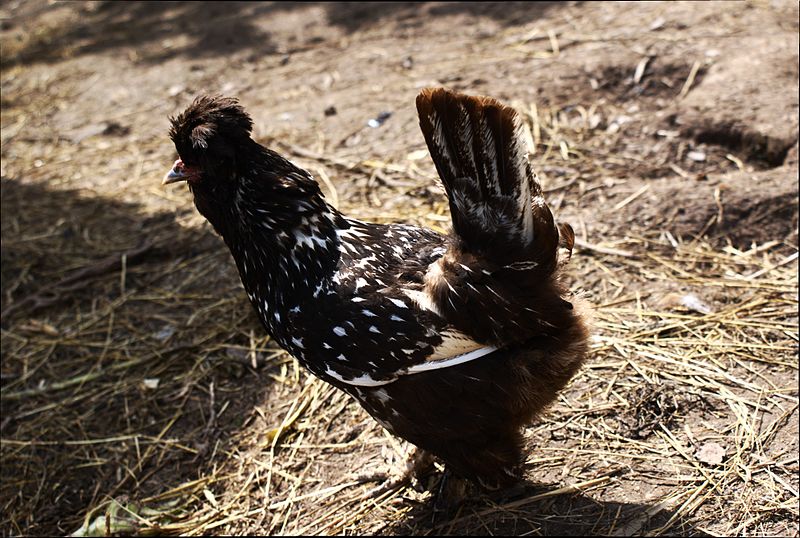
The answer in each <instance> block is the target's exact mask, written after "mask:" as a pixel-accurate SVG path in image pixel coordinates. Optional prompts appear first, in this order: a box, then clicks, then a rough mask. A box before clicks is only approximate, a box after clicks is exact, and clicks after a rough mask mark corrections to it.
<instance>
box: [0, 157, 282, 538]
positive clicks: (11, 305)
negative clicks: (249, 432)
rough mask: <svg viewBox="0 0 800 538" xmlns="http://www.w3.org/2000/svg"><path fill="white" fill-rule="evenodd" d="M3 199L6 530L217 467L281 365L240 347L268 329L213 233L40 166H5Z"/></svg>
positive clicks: (38, 525)
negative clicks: (58, 177) (44, 173)
mask: <svg viewBox="0 0 800 538" xmlns="http://www.w3.org/2000/svg"><path fill="white" fill-rule="evenodd" d="M45 166H46V165H45ZM40 170H41V169H40ZM0 200H1V204H2V207H1V208H0V210H1V214H2V249H0V262H1V264H0V265H1V266H2V281H1V284H0V294H1V295H2V301H1V302H0V307H1V308H2V312H3V318H2V329H3V338H2V357H3V360H2V376H0V389H1V390H0V411H1V412H2V414H1V415H0V417H2V418H1V419H0V436H2V439H3V442H2V443H0V454H1V457H0V463H1V464H2V475H3V480H2V481H1V482H0V504H1V505H2V506H3V507H4V514H5V515H4V518H3V520H4V521H3V523H2V526H3V527H4V531H3V533H4V534H9V533H11V534H23V535H31V534H40V535H45V536H47V535H51V536H52V535H62V534H64V533H68V532H71V531H74V530H75V529H76V528H77V527H78V526H80V524H81V522H82V519H83V516H84V514H85V513H86V510H87V509H89V508H92V507H94V506H97V505H98V504H101V503H102V502H104V501H105V500H106V499H108V498H113V497H116V496H119V495H123V494H125V493H126V492H130V491H135V497H136V498H144V497H147V496H148V495H158V494H161V493H163V492H164V491H169V490H170V489H172V488H175V487H178V486H180V485H182V484H186V483H191V482H192V481H194V480H198V479H203V478H206V477H209V476H213V475H214V472H215V471H214V470H215V469H216V468H217V467H218V466H219V464H220V459H221V458H220V454H225V453H227V452H228V451H229V450H234V451H235V450H236V449H237V447H238V445H237V442H239V441H237V437H236V434H237V433H239V432H241V431H242V430H243V429H245V428H246V427H247V426H248V425H252V424H255V425H256V426H258V425H259V424H260V422H259V421H260V420H262V419H261V418H260V415H259V414H258V413H257V412H256V409H255V408H256V407H258V406H268V405H270V395H271V394H272V391H273V388H274V384H273V377H272V376H274V374H275V372H276V371H278V369H279V366H276V365H274V364H272V363H269V362H266V361H262V359H263V355H262V353H261V350H262V347H263V346H257V347H258V348H259V351H257V352H256V354H255V355H253V354H252V353H248V349H250V348H251V346H252V345H253V340H252V336H251V335H253V334H255V335H261V334H262V333H263V331H262V330H261V328H260V325H259V322H258V319H257V317H256V315H255V314H254V313H253V312H252V308H251V307H250V305H249V304H248V303H247V299H246V297H245V295H244V294H243V293H241V290H239V289H238V287H239V283H238V282H239V281H238V276H237V275H236V273H235V268H234V267H233V264H232V263H230V260H229V259H228V258H229V254H228V252H227V249H226V248H225V246H224V244H223V243H222V241H221V240H220V239H219V238H218V237H216V236H215V235H214V234H213V232H212V231H211V230H210V227H207V226H201V227H190V226H183V225H181V224H180V223H179V222H178V219H180V218H181V217H183V216H185V214H184V213H185V212H186V211H188V208H187V209H186V210H185V211H182V210H179V211H155V212H153V211H149V210H147V209H146V208H144V207H142V206H139V205H137V204H132V203H126V202H122V201H119V200H114V199H109V198H104V197H99V196H97V195H92V193H90V192H87V191H79V190H75V189H60V188H51V187H50V186H49V185H48V184H46V183H44V182H42V181H23V180H20V179H18V178H13V179H12V178H7V177H3V178H2V180H0ZM225 297H229V298H230V299H223V300H221V298H225ZM215 327H219V330H217V329H215ZM263 351H265V352H266V351H267V350H266V349H263ZM269 351H270V352H271V351H272V350H269ZM254 421H255V422H254ZM267 426H269V425H267ZM263 429H267V427H264V428H263ZM7 525H10V526H7Z"/></svg>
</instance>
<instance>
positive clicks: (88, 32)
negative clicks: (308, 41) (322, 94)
mask: <svg viewBox="0 0 800 538" xmlns="http://www.w3.org/2000/svg"><path fill="white" fill-rule="evenodd" d="M320 5H321V6H323V7H324V8H325V16H326V18H327V21H326V22H327V24H330V25H334V26H338V27H340V28H342V29H344V30H345V31H347V32H355V31H357V30H359V29H362V28H365V27H369V26H373V25H380V24H386V23H387V22H389V21H392V20H393V21H394V22H397V23H398V24H399V25H400V26H401V27H402V26H404V25H410V26H415V25H419V24H421V21H423V20H424V19H425V18H426V17H436V16H445V15H455V14H462V13H463V14H467V15H471V16H473V17H487V18H491V19H493V20H495V21H498V22H500V23H501V24H504V25H507V26H511V25H517V24H524V23H528V22H531V21H535V20H537V19H539V18H541V17H542V16H543V15H544V14H545V13H546V12H547V11H548V10H549V9H552V8H553V7H554V6H559V5H561V4H559V3H556V2H508V3H502V4H498V3H472V2H452V3H450V2H443V3H437V2H433V3H415V2H330V3H323V4H320ZM312 6H313V4H309V3H307V2H269V3H250V2H95V3H87V4H85V5H83V6H81V7H80V9H78V10H76V11H77V12H78V13H77V16H72V17H64V18H62V19H61V21H60V22H59V23H57V24H53V25H50V26H47V25H45V26H41V25H39V24H38V20H39V18H40V17H41V16H42V14H43V12H44V10H46V9H48V8H49V6H46V7H42V8H40V9H38V10H37V9H32V10H29V12H28V13H27V14H26V16H27V17H28V18H29V19H30V22H29V23H28V24H30V25H36V27H35V28H33V27H32V28H28V29H27V30H28V31H27V32H25V35H26V42H25V43H24V44H23V45H22V46H21V47H20V48H16V47H14V46H13V45H12V46H11V52H9V53H7V54H6V53H4V55H3V63H4V65H5V66H11V65H16V64H31V63H39V62H44V63H52V62H57V61H60V60H63V59H64V58H66V57H74V56H77V55H82V54H90V53H97V52H105V51H111V50H115V49H124V50H126V51H127V52H126V53H127V54H128V55H129V56H131V55H132V56H131V57H132V58H135V60H136V61H141V62H145V63H151V64H155V63H159V62H163V61H165V60H168V59H170V58H173V57H176V56H185V57H187V58H192V59H197V60H202V59H203V58H208V57H213V56H225V55H232V54H233V53H236V52H238V51H242V50H247V51H250V52H252V53H253V54H259V55H264V54H274V53H277V52H278V47H277V46H276V45H275V43H274V40H273V39H272V37H271V35H270V33H269V32H268V31H265V30H264V28H270V20H269V16H270V15H271V14H274V13H277V12H282V11H283V12H285V11H294V10H308V9H309V8H310V7H312ZM209 20H213V21H214V22H213V24H209ZM257 20H259V22H260V23H261V24H256V21H257ZM16 24H19V22H16V21H15V20H14V18H13V17H11V18H8V19H6V20H4V21H3V29H4V30H13V29H14V27H15V25H16ZM309 24H313V21H310V22H309ZM6 48H8V47H6ZM283 52H286V51H283Z"/></svg>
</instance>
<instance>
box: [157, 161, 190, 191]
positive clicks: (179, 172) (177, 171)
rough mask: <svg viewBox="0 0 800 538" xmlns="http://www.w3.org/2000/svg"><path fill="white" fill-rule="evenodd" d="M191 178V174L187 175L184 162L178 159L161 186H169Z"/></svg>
mask: <svg viewBox="0 0 800 538" xmlns="http://www.w3.org/2000/svg"><path fill="white" fill-rule="evenodd" d="M190 177H191V176H190V174H187V173H186V166H185V165H184V164H183V161H182V160H180V159H178V160H177V161H175V164H173V165H172V170H170V171H169V172H167V175H165V176H164V179H163V180H161V184H162V185H169V184H170V183H177V182H179V181H186V180H188V179H189V178H190Z"/></svg>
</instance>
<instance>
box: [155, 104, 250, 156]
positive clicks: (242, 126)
mask: <svg viewBox="0 0 800 538" xmlns="http://www.w3.org/2000/svg"><path fill="white" fill-rule="evenodd" d="M170 124H171V125H170V130H169V136H170V138H171V139H172V141H173V142H174V143H175V146H176V147H177V149H178V153H181V154H183V152H184V151H190V150H194V151H197V150H201V149H206V148H208V146H209V145H211V144H212V143H213V142H212V141H213V139H214V138H215V137H221V138H226V139H231V140H241V139H245V140H246V139H247V138H249V137H250V132H251V131H252V129H253V120H252V119H251V118H250V116H249V115H248V114H247V112H245V110H244V108H242V106H241V105H240V104H239V101H238V100H237V99H235V98H231V97H222V96H218V95H216V96H209V95H202V96H200V97H197V98H196V99H195V100H194V101H193V102H192V104H191V105H189V107H188V108H187V109H186V110H185V111H183V112H182V113H181V114H179V115H178V116H176V117H172V118H170Z"/></svg>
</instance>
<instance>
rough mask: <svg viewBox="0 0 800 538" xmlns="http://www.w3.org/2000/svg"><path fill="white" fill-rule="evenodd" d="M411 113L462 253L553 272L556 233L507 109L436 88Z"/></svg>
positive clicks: (514, 115) (492, 101) (425, 93)
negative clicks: (416, 117)
mask: <svg viewBox="0 0 800 538" xmlns="http://www.w3.org/2000/svg"><path fill="white" fill-rule="evenodd" d="M417 110H418V112H419V118H420V127H421V128H422V132H423V134H424V136H425V141H426V142H427V144H428V149H429V151H430V154H431V157H432V158H433V161H434V163H435V165H436V169H437V171H438V172H439V176H440V177H441V179H442V183H443V184H444V188H445V191H446V192H447V196H448V199H449V201H450V211H451V215H452V219H453V231H454V233H455V235H456V237H458V238H459V239H460V240H461V242H462V248H467V249H468V250H470V251H472V252H474V253H476V254H480V255H483V256H486V257H490V258H491V259H493V260H494V261H496V262H500V263H504V262H507V263H512V262H517V261H535V262H537V263H539V264H541V265H545V266H548V267H550V266H552V265H553V264H554V261H555V255H556V252H555V251H556V248H557V244H558V230H557V229H556V227H555V225H554V222H553V216H552V214H551V213H550V210H549V209H548V207H547V205H546V204H545V202H544V198H543V197H542V188H541V186H540V185H539V182H538V180H537V179H536V174H535V173H534V172H533V170H532V169H531V166H530V163H529V162H528V158H527V151H526V150H527V148H526V145H525V140H524V138H523V137H522V136H521V123H520V120H519V116H518V115H517V113H516V112H515V111H514V109H512V108H511V107H507V106H505V105H503V104H501V103H500V102H498V101H496V100H495V99H492V98H489V97H473V96H468V95H464V94H461V93H457V92H452V91H449V90H446V89H444V88H436V89H425V90H423V91H422V92H421V93H420V94H419V96H418V97H417Z"/></svg>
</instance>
